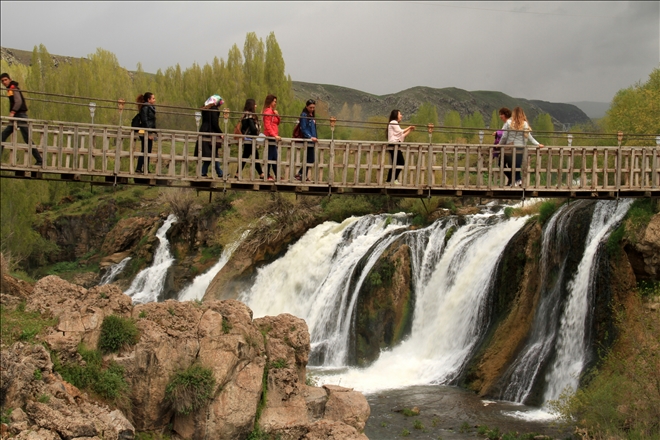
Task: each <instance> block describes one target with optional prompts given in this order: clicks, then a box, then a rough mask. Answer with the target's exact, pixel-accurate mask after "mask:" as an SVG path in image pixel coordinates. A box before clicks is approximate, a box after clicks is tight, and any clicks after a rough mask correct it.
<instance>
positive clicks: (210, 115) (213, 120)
mask: <svg viewBox="0 0 660 440" xmlns="http://www.w3.org/2000/svg"><path fill="white" fill-rule="evenodd" d="M224 103H225V101H224V100H223V99H222V97H221V96H220V95H213V96H211V97H209V99H207V100H206V102H204V107H202V126H201V127H200V128H199V131H200V133H222V129H221V128H220V124H219V122H218V119H219V118H220V112H219V111H218V110H219V108H220V106H221V105H222V104H224ZM207 139H208V138H207ZM221 141H222V137H221V136H217V137H216V141H215V142H216V143H215V147H216V151H217V149H218V147H219V146H220V145H221V144H220V142H221ZM197 154H198V151H197V146H195V153H194V155H195V157H197ZM212 156H213V142H212V141H211V140H202V157H212ZM216 159H217V156H216ZM210 165H211V161H210V160H205V161H202V177H210V176H208V174H207V173H208V171H209V166H210ZM215 174H216V175H217V176H218V177H222V169H221V168H220V163H219V162H217V160H216V162H215Z"/></svg>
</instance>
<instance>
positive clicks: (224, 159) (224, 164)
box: [199, 108, 240, 180]
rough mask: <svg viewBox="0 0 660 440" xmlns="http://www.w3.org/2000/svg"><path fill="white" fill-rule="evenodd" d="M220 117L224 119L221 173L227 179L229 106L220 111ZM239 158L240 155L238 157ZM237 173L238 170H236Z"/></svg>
mask: <svg viewBox="0 0 660 440" xmlns="http://www.w3.org/2000/svg"><path fill="white" fill-rule="evenodd" d="M222 117H223V119H224V120H225V135H224V139H223V141H222V174H223V175H224V180H227V176H229V174H230V173H229V160H228V157H227V156H228V155H229V148H228V147H229V133H228V132H227V124H228V123H229V108H225V109H224V110H223V111H222ZM199 148H200V152H201V148H202V146H201V144H200V146H199ZM239 159H240V157H239ZM239 168H240V162H239ZM236 173H238V170H237V171H236Z"/></svg>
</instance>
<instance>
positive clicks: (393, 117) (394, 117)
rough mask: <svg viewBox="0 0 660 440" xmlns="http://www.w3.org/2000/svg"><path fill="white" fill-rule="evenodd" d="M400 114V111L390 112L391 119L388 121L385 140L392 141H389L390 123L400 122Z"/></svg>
mask: <svg viewBox="0 0 660 440" xmlns="http://www.w3.org/2000/svg"><path fill="white" fill-rule="evenodd" d="M399 113H400V112H399V110H398V109H394V110H392V111H391V112H390V119H388V120H387V128H385V139H387V140H388V141H389V140H390V139H389V136H390V122H392V121H398V120H399Z"/></svg>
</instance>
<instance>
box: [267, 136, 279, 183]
mask: <svg viewBox="0 0 660 440" xmlns="http://www.w3.org/2000/svg"><path fill="white" fill-rule="evenodd" d="M268 160H274V161H277V142H276V141H269V142H268ZM271 168H272V169H273V175H274V176H275V177H277V165H275V164H273V165H271V164H268V172H267V173H266V174H267V175H270V170H271Z"/></svg>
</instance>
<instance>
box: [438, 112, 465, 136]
mask: <svg viewBox="0 0 660 440" xmlns="http://www.w3.org/2000/svg"><path fill="white" fill-rule="evenodd" d="M443 125H444V126H445V133H444V134H443V142H458V140H459V139H463V135H462V134H461V133H460V128H461V115H460V113H458V112H457V111H456V110H451V111H450V112H447V114H445V120H444V124H443Z"/></svg>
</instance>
